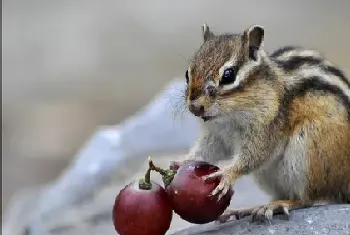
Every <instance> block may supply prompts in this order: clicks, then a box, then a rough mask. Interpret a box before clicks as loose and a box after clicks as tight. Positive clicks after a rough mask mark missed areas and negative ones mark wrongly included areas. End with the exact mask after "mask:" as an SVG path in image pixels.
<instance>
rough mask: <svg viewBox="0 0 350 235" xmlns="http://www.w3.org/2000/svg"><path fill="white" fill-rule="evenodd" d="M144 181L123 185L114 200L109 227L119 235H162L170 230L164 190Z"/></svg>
mask: <svg viewBox="0 0 350 235" xmlns="http://www.w3.org/2000/svg"><path fill="white" fill-rule="evenodd" d="M150 171H151V170H150V169H148V170H147V173H146V176H145V179H141V180H140V181H134V182H131V183H130V184H128V185H127V186H125V188H124V189H122V190H121V191H120V192H119V194H118V195H117V197H116V199H115V203H114V206H113V224H114V228H115V230H116V231H117V232H118V233H119V234H120V235H164V234H165V233H166V232H167V231H168V230H169V228H170V224H171V220H172V216H173V210H172V206H171V204H170V201H169V198H168V195H167V193H166V191H165V189H164V188H163V187H162V186H161V185H159V184H157V183H155V182H153V181H151V180H150Z"/></svg>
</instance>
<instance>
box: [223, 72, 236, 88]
mask: <svg viewBox="0 0 350 235" xmlns="http://www.w3.org/2000/svg"><path fill="white" fill-rule="evenodd" d="M235 79H236V72H235V70H234V69H233V68H228V69H225V71H224V74H223V75H222V78H221V81H220V84H221V85H226V84H230V83H232V82H234V81H235Z"/></svg>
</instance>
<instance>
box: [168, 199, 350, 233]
mask: <svg viewBox="0 0 350 235" xmlns="http://www.w3.org/2000/svg"><path fill="white" fill-rule="evenodd" d="M214 234H215V235H243V234H247V235H248V234H251V235H258V234H259V235H265V234H269V235H271V234H276V235H279V234H281V235H282V234H283V235H304V234H305V235H312V234H319V235H321V234H322V235H323V234H325V235H326V234H327V235H350V205H330V206H317V207H313V208H309V209H301V210H297V211H293V212H291V214H290V218H289V221H288V220H286V219H285V217H283V216H279V215H277V216H275V219H274V220H273V221H272V224H271V225H268V224H258V223H251V222H250V218H245V219H242V220H238V221H231V222H227V223H223V224H215V223H210V224H205V225H196V226H191V227H190V228H187V229H184V230H181V231H178V232H175V233H172V234H171V235H214Z"/></svg>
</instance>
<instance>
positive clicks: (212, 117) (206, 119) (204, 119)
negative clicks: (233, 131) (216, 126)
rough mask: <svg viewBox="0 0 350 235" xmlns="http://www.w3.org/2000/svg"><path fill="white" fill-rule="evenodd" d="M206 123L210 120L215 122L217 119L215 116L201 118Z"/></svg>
mask: <svg viewBox="0 0 350 235" xmlns="http://www.w3.org/2000/svg"><path fill="white" fill-rule="evenodd" d="M201 118H202V119H203V121H204V122H208V121H210V120H213V119H214V118H215V117H214V116H202V117H201Z"/></svg>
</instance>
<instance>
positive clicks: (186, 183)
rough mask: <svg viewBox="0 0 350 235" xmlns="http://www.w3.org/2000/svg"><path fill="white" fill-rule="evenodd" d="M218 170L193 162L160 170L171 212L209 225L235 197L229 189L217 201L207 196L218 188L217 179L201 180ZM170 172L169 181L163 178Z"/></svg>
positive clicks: (199, 162) (172, 164)
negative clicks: (171, 208) (172, 173)
mask: <svg viewBox="0 0 350 235" xmlns="http://www.w3.org/2000/svg"><path fill="white" fill-rule="evenodd" d="M171 169H173V170H171ZM219 170H220V169H219V167H217V166H215V165H212V164H210V163H208V162H205V161H195V160H192V161H186V162H184V163H182V164H179V163H177V162H172V163H171V164H170V169H169V170H166V171H164V170H163V180H164V179H166V180H167V181H164V184H165V186H166V187H165V188H166V191H167V194H168V196H169V199H170V201H171V204H172V207H173V210H174V212H175V213H176V214H178V215H179V216H180V217H181V218H182V219H183V220H186V221H188V222H190V223H194V224H205V223H209V222H212V221H215V220H216V219H217V218H218V217H219V216H220V215H222V214H223V213H224V211H225V210H226V208H227V207H228V206H229V205H230V202H231V197H232V196H233V194H234V192H233V190H232V189H230V190H229V191H228V192H227V194H226V195H225V196H223V197H222V198H221V200H220V201H217V197H215V196H209V195H210V194H211V192H212V191H213V190H214V189H215V188H216V187H217V186H218V185H219V183H220V179H219V178H217V179H210V180H209V179H208V180H204V179H203V176H207V175H209V174H211V173H214V172H216V171H219ZM171 171H172V172H174V173H175V174H174V175H173V176H172V177H164V176H166V175H168V176H170V175H171V174H170V172H171ZM160 173H161V174H162V172H160ZM165 173H166V174H165Z"/></svg>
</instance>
